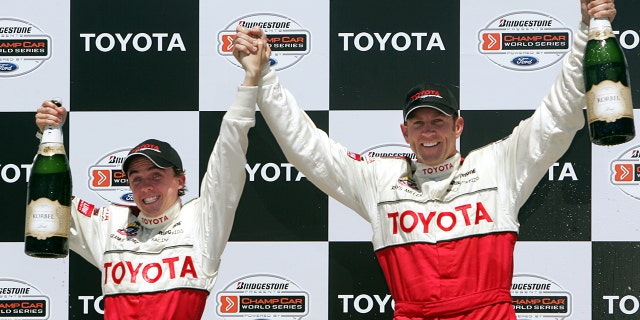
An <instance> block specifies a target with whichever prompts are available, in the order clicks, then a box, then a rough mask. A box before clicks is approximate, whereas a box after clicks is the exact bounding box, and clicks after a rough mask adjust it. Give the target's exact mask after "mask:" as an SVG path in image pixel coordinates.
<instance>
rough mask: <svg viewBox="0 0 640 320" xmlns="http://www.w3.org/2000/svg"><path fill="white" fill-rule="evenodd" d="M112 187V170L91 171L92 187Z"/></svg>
mask: <svg viewBox="0 0 640 320" xmlns="http://www.w3.org/2000/svg"><path fill="white" fill-rule="evenodd" d="M110 185H111V170H108V169H95V170H91V186H92V187H108V186H110Z"/></svg>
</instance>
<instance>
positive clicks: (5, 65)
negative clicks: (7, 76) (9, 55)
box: [0, 62, 18, 72]
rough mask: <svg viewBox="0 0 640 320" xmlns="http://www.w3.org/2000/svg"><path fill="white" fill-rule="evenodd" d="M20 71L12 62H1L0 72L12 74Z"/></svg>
mask: <svg viewBox="0 0 640 320" xmlns="http://www.w3.org/2000/svg"><path fill="white" fill-rule="evenodd" d="M16 69H18V66H17V65H15V64H13V63H10V62H0V72H11V71H15V70H16Z"/></svg>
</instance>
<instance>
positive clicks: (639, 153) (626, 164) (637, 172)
mask: <svg viewBox="0 0 640 320" xmlns="http://www.w3.org/2000/svg"><path fill="white" fill-rule="evenodd" d="M610 169H611V176H610V179H611V184H613V185H614V186H616V187H618V189H620V191H622V192H624V193H626V194H627V195H629V196H631V197H633V198H636V199H639V200H640V188H638V186H639V185H640V146H633V147H632V148H630V149H627V150H626V151H625V152H623V153H622V154H621V155H620V157H618V159H616V160H613V161H611V166H610Z"/></svg>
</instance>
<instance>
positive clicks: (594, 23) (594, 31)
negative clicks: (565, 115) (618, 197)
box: [584, 17, 635, 146]
mask: <svg viewBox="0 0 640 320" xmlns="http://www.w3.org/2000/svg"><path fill="white" fill-rule="evenodd" d="M584 83H585V90H586V92H587V95H586V98H587V119H588V122H589V134H590V136H591V142H592V143H594V144H596V145H608V146H610V145H617V144H621V143H624V142H627V141H629V140H631V139H633V138H634V136H635V126H634V122H633V104H632V102H631V88H630V83H629V73H628V70H627V60H626V58H625V56H624V53H623V52H622V48H620V45H619V44H618V41H617V40H616V37H615V35H614V34H613V30H612V28H611V23H610V22H609V20H608V19H606V18H605V19H596V18H593V17H592V18H591V21H590V24H589V40H588V42H587V47H586V49H585V54H584Z"/></svg>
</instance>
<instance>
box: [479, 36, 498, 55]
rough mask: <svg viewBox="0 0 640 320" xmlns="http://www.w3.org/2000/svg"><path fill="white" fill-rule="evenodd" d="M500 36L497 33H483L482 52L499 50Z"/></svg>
mask: <svg viewBox="0 0 640 320" xmlns="http://www.w3.org/2000/svg"><path fill="white" fill-rule="evenodd" d="M499 40H500V34H499V33H483V34H482V50H487V51H490V50H500V41H499Z"/></svg>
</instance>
